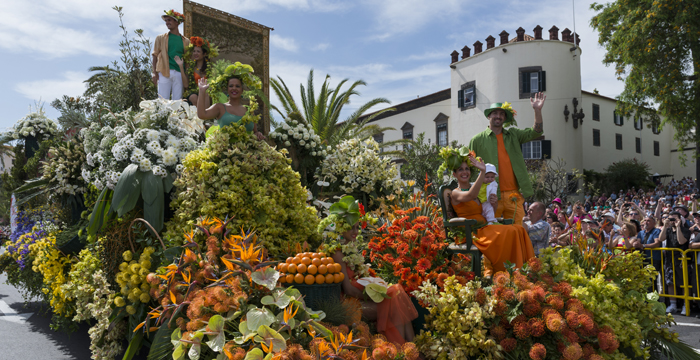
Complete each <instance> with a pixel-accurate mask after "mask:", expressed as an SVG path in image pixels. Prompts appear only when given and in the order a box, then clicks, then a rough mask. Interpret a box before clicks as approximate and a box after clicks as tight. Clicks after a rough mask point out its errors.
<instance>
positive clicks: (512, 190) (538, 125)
mask: <svg viewBox="0 0 700 360" xmlns="http://www.w3.org/2000/svg"><path fill="white" fill-rule="evenodd" d="M546 98H547V97H546V96H545V95H544V94H543V93H541V92H540V93H537V94H535V97H534V98H530V104H531V105H532V108H533V109H534V111H535V125H534V126H533V127H532V128H529V129H518V128H510V129H506V128H505V127H508V126H511V125H516V123H515V119H514V115H515V111H514V110H513V108H512V107H511V105H510V104H509V103H507V102H505V103H493V104H491V107H490V108H488V109H486V110H484V115H486V117H487V118H488V120H489V127H488V129H486V130H484V131H482V132H480V133H478V134H476V135H474V137H473V138H472V139H471V141H470V143H469V149H471V150H473V151H474V152H475V153H476V155H477V156H480V157H481V158H483V159H484V162H487V163H491V164H494V165H496V169H498V175H499V186H498V188H499V191H500V194H499V195H500V196H499V201H498V208H497V209H496V211H495V213H496V217H503V218H506V219H513V218H515V223H516V224H520V225H522V222H523V217H524V216H525V209H524V208H523V203H524V202H525V198H524V197H528V196H531V195H532V194H533V190H532V184H531V183H530V178H529V176H528V173H527V168H526V167H525V160H524V159H523V153H522V150H521V145H522V144H524V143H526V142H529V141H532V140H534V139H536V138H538V137H540V136H541V135H542V133H543V128H542V106H543V105H544V100H545V99H546ZM473 175H478V174H473ZM492 196H495V195H492Z"/></svg>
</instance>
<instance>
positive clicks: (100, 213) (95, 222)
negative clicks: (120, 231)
mask: <svg viewBox="0 0 700 360" xmlns="http://www.w3.org/2000/svg"><path fill="white" fill-rule="evenodd" d="M108 191H111V190H109V188H107V187H106V186H105V187H104V189H102V192H101V193H100V196H98V197H97V202H95V207H94V208H93V209H92V213H91V214H90V222H89V223H88V227H87V230H88V234H90V235H95V234H97V232H98V231H100V229H101V228H102V224H104V220H105V213H106V212H107V209H109V208H110V203H111V202H110V201H108V200H107V199H106V198H107V192H108Z"/></svg>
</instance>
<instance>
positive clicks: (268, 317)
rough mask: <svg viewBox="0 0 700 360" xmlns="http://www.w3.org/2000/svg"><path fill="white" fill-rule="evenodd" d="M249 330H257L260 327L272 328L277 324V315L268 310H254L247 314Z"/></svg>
mask: <svg viewBox="0 0 700 360" xmlns="http://www.w3.org/2000/svg"><path fill="white" fill-rule="evenodd" d="M246 321H247V327H248V329H257V328H259V327H260V326H263V325H265V326H270V325H272V323H273V322H275V315H273V314H272V312H270V310H268V309H266V308H262V309H259V308H254V309H251V310H250V311H248V313H247V314H246Z"/></svg>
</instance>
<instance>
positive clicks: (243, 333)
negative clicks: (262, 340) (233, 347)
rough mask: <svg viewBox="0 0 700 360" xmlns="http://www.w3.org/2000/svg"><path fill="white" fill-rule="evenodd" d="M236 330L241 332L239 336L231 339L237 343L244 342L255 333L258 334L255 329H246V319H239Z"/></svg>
mask: <svg viewBox="0 0 700 360" xmlns="http://www.w3.org/2000/svg"><path fill="white" fill-rule="evenodd" d="M238 331H239V332H240V333H241V336H238V337H236V338H234V339H233V341H234V342H235V343H236V344H238V345H241V344H245V343H246V342H247V341H248V340H250V339H252V338H254V337H255V335H258V333H256V332H255V331H250V329H248V322H247V321H241V322H240V324H238Z"/></svg>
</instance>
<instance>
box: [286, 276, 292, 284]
mask: <svg viewBox="0 0 700 360" xmlns="http://www.w3.org/2000/svg"><path fill="white" fill-rule="evenodd" d="M285 278H286V279H285V280H286V281H285V282H286V283H287V284H291V283H293V282H294V275H292V274H287V276H285Z"/></svg>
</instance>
